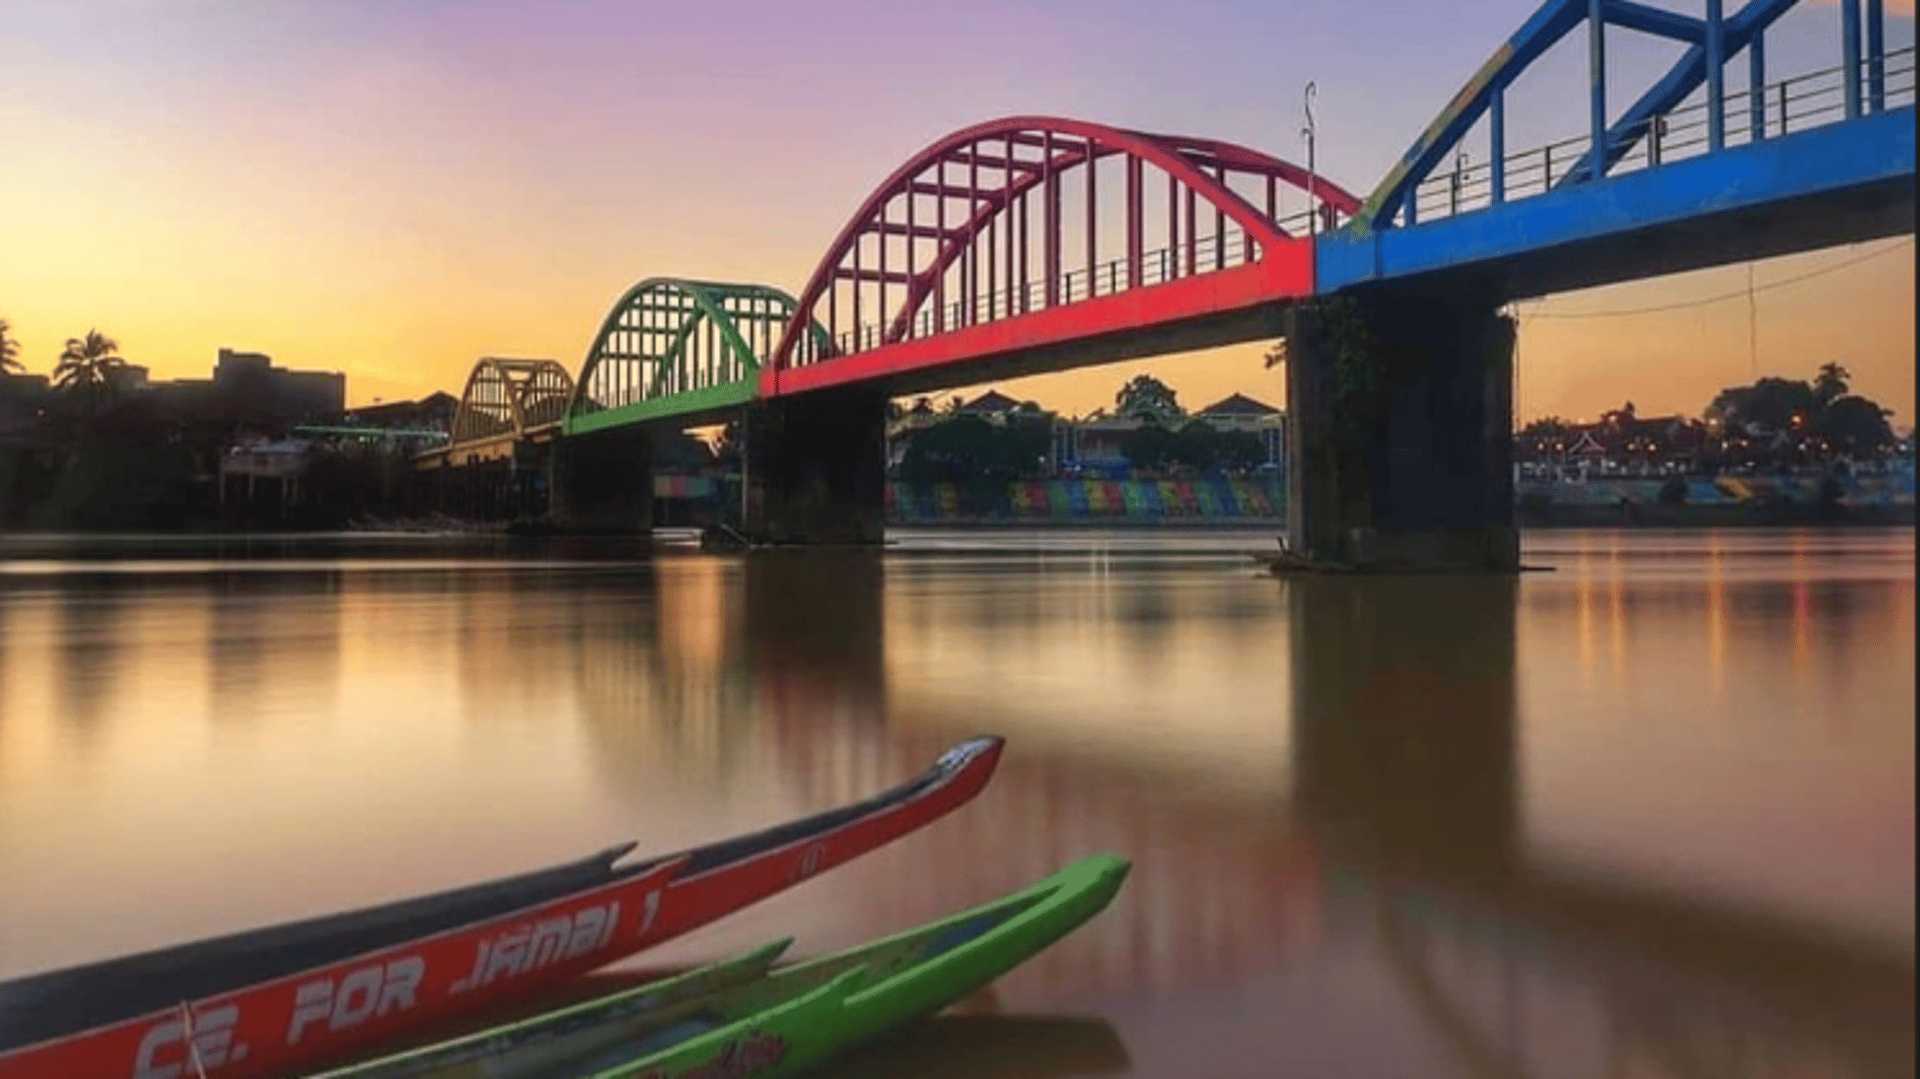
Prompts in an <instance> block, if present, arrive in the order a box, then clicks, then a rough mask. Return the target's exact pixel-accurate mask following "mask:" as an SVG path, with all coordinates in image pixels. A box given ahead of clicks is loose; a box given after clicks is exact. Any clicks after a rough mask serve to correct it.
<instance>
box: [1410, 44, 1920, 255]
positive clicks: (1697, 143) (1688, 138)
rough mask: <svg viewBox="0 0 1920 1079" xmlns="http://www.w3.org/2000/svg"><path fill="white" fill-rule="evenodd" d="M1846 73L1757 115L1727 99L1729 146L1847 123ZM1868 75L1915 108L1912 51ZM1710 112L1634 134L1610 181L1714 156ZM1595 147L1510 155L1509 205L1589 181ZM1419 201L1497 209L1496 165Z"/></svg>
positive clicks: (1444, 177)
mask: <svg viewBox="0 0 1920 1079" xmlns="http://www.w3.org/2000/svg"><path fill="white" fill-rule="evenodd" d="M1876 65H1878V70H1876ZM1847 72H1848V68H1847V67H1846V66H1845V65H1841V66H1838V67H1832V68H1827V69H1825V70H1821V71H1813V72H1809V73H1807V74H1804V75H1796V76H1794V77H1793V78H1789V79H1782V80H1780V81H1779V82H1775V83H1771V84H1768V85H1766V86H1763V87H1762V88H1761V89H1760V101H1759V102H1758V103H1757V106H1758V107H1757V108H1756V102H1755V101H1754V91H1753V90H1752V89H1751V88H1749V89H1746V90H1740V91H1733V92H1729V93H1727V94H1725V95H1723V97H1722V105H1721V108H1722V113H1721V115H1722V118H1723V120H1724V122H1725V126H1724V129H1723V130H1724V132H1725V139H1724V145H1725V146H1727V147H1732V146H1740V145H1746V144H1749V143H1752V142H1755V141H1758V140H1759V139H1765V138H1778V137H1780V136H1782V135H1789V134H1792V133H1794V132H1797V131H1805V130H1807V129H1808V128H1814V127H1824V126H1826V125H1828V124H1834V123H1839V122H1842V121H1844V120H1845V119H1847V104H1846V99H1847ZM1870 73H1871V74H1880V75H1882V76H1883V77H1884V79H1885V84H1886V91H1885V107H1886V108H1888V109H1894V108H1900V107H1903V106H1910V105H1912V104H1914V101H1915V80H1914V48H1913V46H1911V45H1910V46H1907V47H1906V48H1902V49H1892V50H1889V51H1887V52H1886V53H1885V54H1884V55H1883V56H1882V57H1878V58H1872V59H1863V60H1862V61H1861V62H1860V64H1859V66H1858V68H1857V69H1856V77H1865V76H1866V75H1868V74H1870ZM1710 111H1711V110H1710V107H1709V104H1708V103H1707V102H1705V101H1701V102H1696V103H1694V104H1692V105H1686V106H1682V107H1680V108H1678V109H1674V110H1673V111H1671V112H1668V113H1665V114H1662V115H1657V116H1653V117H1649V118H1648V119H1647V120H1646V121H1645V122H1644V123H1641V124H1638V125H1635V126H1634V127H1632V128H1629V129H1628V130H1627V131H1626V132H1625V134H1624V136H1623V138H1622V140H1621V141H1626V142H1631V143H1632V145H1633V149H1632V150H1631V151H1629V152H1628V153H1627V155H1626V156H1624V157H1621V158H1620V159H1618V160H1617V161H1615V162H1614V163H1613V164H1612V165H1610V166H1608V168H1607V170H1606V174H1607V175H1608V176H1617V175H1620V174H1622V173H1627V172H1638V171H1641V170H1643V169H1650V168H1658V167H1659V166H1660V165H1662V164H1670V163H1672V162H1675V161H1682V160H1685V159H1687V158H1691V157H1699V156H1702V155H1704V154H1708V153H1711V152H1713V147H1712V146H1711V145H1710V139H1709V136H1708V129H1709V126H1710V120H1711V117H1710V116H1709V112H1710ZM1756 116H1757V117H1758V119H1759V124H1758V125H1756V124H1755V122H1754V121H1755V118H1756ZM1591 142H1592V140H1591V138H1590V136H1588V135H1578V136H1575V137H1573V138H1567V139H1562V140H1560V141H1558V142H1553V143H1549V144H1547V145H1545V146H1535V147H1532V148H1530V149H1526V150H1521V151H1519V152H1517V153H1511V154H1508V155H1506V157H1505V161H1504V164H1505V168H1504V169H1503V170H1502V173H1503V179H1504V181H1505V182H1504V187H1505V201H1507V202H1512V201H1515V200H1517V199H1522V198H1527V197H1529V196H1533V195H1540V194H1544V193H1546V192H1548V191H1551V190H1552V189H1553V188H1555V187H1557V186H1559V185H1561V184H1572V183H1581V182H1584V181H1585V180H1586V179H1587V177H1586V176H1585V175H1583V174H1584V173H1585V171H1586V169H1587V167H1588V165H1587V162H1588V160H1589V158H1588V151H1589V149H1590V148H1591ZM1414 199H1415V213H1414V217H1415V221H1416V222H1427V221H1432V220H1436V219H1439V218H1446V217H1451V216H1454V215H1456V214H1463V213H1470V212H1472V211H1475V210H1484V209H1487V208H1488V207H1490V206H1492V205H1494V200H1493V167H1492V164H1491V163H1490V162H1479V163H1475V162H1473V161H1471V160H1470V159H1468V158H1465V157H1463V158H1461V159H1460V161H1459V164H1458V165H1457V166H1456V167H1455V168H1454V169H1452V170H1449V171H1446V172H1439V171H1436V172H1435V173H1434V175H1433V176H1431V177H1429V178H1428V179H1427V180H1426V181H1425V182H1424V183H1422V184H1421V185H1420V186H1419V187H1417V188H1415V191H1414Z"/></svg>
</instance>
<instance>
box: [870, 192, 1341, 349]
mask: <svg viewBox="0 0 1920 1079" xmlns="http://www.w3.org/2000/svg"><path fill="white" fill-rule="evenodd" d="M1276 220H1277V222H1278V224H1279V225H1280V227H1281V228H1283V229H1285V230H1286V231H1287V232H1288V233H1289V234H1290V235H1294V236H1306V235H1308V234H1309V233H1310V232H1311V231H1314V230H1317V231H1320V232H1330V231H1332V230H1334V229H1336V228H1339V227H1340V226H1341V225H1342V224H1344V223H1345V221H1346V219H1345V217H1344V216H1343V215H1341V214H1339V213H1338V212H1336V211H1335V210H1334V209H1333V208H1332V207H1330V206H1323V207H1321V210H1320V220H1319V221H1318V222H1317V223H1316V222H1315V221H1314V220H1313V212H1312V211H1310V210H1301V211H1300V212H1298V213H1294V214H1290V215H1287V216H1285V217H1281V218H1277V219H1276ZM1257 253H1258V252H1257V250H1256V247H1255V244H1254V243H1253V241H1251V240H1249V239H1248V238H1247V235H1246V232H1245V230H1243V229H1239V228H1229V229H1227V230H1226V231H1224V232H1221V233H1216V234H1213V235H1207V236H1201V237H1198V238H1196V239H1195V240H1194V241H1193V242H1192V243H1191V244H1186V243H1183V244H1180V245H1178V246H1173V247H1158V248H1154V249H1151V250H1148V251H1146V252H1143V254H1142V259H1141V281H1140V287H1147V286H1151V285H1157V284H1161V283H1163V282H1167V281H1177V280H1179V279H1181V278H1184V277H1192V276H1194V275H1195V274H1202V273H1211V272H1213V271H1215V270H1227V269H1232V268H1233V267H1236V266H1244V265H1247V264H1248V263H1250V262H1253V261H1256V255H1257ZM1128 289H1129V286H1128V284H1127V262H1126V260H1125V259H1112V260H1110V261H1107V262H1103V263H1100V264H1099V265H1097V266H1095V267H1094V268H1093V269H1092V270H1091V271H1088V270H1084V269H1082V270H1067V271H1064V272H1063V273H1062V274H1061V283H1060V296H1059V300H1058V304H1056V306H1058V305H1060V304H1070V303H1078V302H1080V301H1082V300H1091V299H1095V298H1098V297H1101V296H1111V295H1114V294H1117V293H1121V292H1126V291H1128ZM1046 306H1048V305H1047V287H1046V282H1045V281H1044V280H1041V279H1038V278H1036V279H1034V280H1030V281H1027V282H1025V283H1024V284H1016V285H1013V286H1010V287H1008V288H1002V289H996V290H994V291H992V292H988V293H983V294H982V295H980V296H979V297H977V298H976V300H975V301H974V304H973V311H972V317H971V318H969V317H968V312H967V309H966V308H967V305H966V304H965V303H964V302H959V303H950V304H947V305H946V312H945V319H944V320H943V321H940V320H936V319H935V316H934V310H933V307H932V305H930V304H929V305H928V306H926V307H925V308H923V309H922V310H921V311H920V313H919V314H918V315H916V316H914V319H913V323H912V325H911V327H910V328H909V331H908V333H907V339H909V340H912V339H915V338H920V337H927V336H931V335H932V334H933V333H934V332H935V326H936V325H945V326H946V327H948V328H956V327H963V326H970V325H974V324H977V323H982V322H993V321H997V320H1000V319H1005V318H1009V317H1012V316H1014V315H1019V314H1024V313H1026V312H1028V311H1038V310H1041V309H1043V308H1045V307H1046ZM886 326H887V323H885V322H871V323H867V324H865V325H862V326H861V327H859V328H858V329H856V330H844V331H842V332H840V333H839V334H836V335H835V336H834V339H833V347H834V349H835V350H836V351H837V352H839V353H840V354H843V355H846V354H851V353H855V352H865V351H867V350H869V349H873V348H878V347H880V346H881V345H882V344H886V343H888V342H886V341H885V340H884V339H883V336H882V335H883V334H884V332H885V330H886Z"/></svg>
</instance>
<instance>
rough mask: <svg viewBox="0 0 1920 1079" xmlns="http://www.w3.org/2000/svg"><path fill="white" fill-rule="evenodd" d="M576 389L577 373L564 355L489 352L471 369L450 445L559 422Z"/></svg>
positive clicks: (525, 431) (521, 432)
mask: <svg viewBox="0 0 1920 1079" xmlns="http://www.w3.org/2000/svg"><path fill="white" fill-rule="evenodd" d="M573 391H574V385H573V376H572V375H570V374H568V373H567V369H566V368H565V367H562V366H561V365H560V363H559V362H558V361H555V360H546V359H515V358H511V357H502V356H487V357H483V358H482V359H481V360H479V361H478V362H477V363H475V364H474V365H473V370H472V372H470V373H469V374H468V375H467V385H466V389H464V390H463V391H461V394H460V407H459V409H458V410H456V411H455V412H454V416H453V435H452V438H451V439H449V441H448V445H449V447H458V446H462V445H466V444H469V443H474V442H484V441H488V440H491V439H497V438H503V437H511V438H514V439H520V438H524V437H526V435H527V434H528V432H530V431H533V430H535V429H537V428H541V427H548V426H551V425H553V424H556V423H559V422H560V420H561V419H562V418H563V417H564V416H565V415H566V410H567V402H569V401H570V400H572V398H573Z"/></svg>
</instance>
